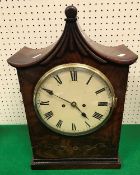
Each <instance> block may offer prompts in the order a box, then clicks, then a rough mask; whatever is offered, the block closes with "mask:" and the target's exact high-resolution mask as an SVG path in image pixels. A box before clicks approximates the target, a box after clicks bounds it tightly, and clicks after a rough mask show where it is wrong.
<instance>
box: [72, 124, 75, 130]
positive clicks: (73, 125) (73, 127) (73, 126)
mask: <svg viewBox="0 0 140 175" xmlns="http://www.w3.org/2000/svg"><path fill="white" fill-rule="evenodd" d="M72 130H75V131H76V125H75V124H74V123H72Z"/></svg>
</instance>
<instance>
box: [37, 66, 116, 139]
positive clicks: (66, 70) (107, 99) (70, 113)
mask: <svg viewBox="0 0 140 175" xmlns="http://www.w3.org/2000/svg"><path fill="white" fill-rule="evenodd" d="M114 99H115V95H114V90H113V87H112V85H111V83H110V82H109V80H108V79H107V78H106V76H105V75H104V74H103V73H101V72H100V71H98V70H97V69H95V68H93V67H90V66H87V65H84V64H78V63H72V64H65V65H61V66H57V67H55V68H53V69H51V70H50V71H48V72H47V73H46V74H45V75H43V77H42V78H41V79H40V80H39V82H38V83H37V85H36V87H35V91H34V106H35V110H36V112H37V115H38V117H39V119H41V121H42V122H43V123H44V124H45V125H46V126H47V127H48V128H50V129H51V130H53V131H55V132H57V133H60V134H64V135H71V136H78V135H84V134H87V133H90V132H93V131H95V130H96V129H98V128H99V127H100V126H102V125H103V124H104V123H105V122H106V121H107V119H108V118H109V117H110V115H111V112H112V110H113V108H114V102H115V100H114Z"/></svg>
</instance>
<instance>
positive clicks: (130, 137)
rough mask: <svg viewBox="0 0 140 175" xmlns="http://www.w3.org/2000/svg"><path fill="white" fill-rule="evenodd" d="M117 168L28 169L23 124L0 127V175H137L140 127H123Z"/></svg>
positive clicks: (27, 137) (139, 170)
mask: <svg viewBox="0 0 140 175" xmlns="http://www.w3.org/2000/svg"><path fill="white" fill-rule="evenodd" d="M119 154H120V159H121V162H122V167H121V169H115V170H113V169H105V170H102V169H95V170H94V169H92V170H91V169H90V170H80V169H79V170H31V169H30V162H31V157H32V152H31V145H30V140H29V135H28V129H27V126H26V125H10V126H6V125H1V126H0V175H22V174H23V175H32V174H33V175H44V174H47V175H52V174H53V175H54V174H55V175H57V174H59V173H60V174H63V175H65V174H67V175H68V174H70V175H74V174H78V175H112V174H113V175H133V174H135V175H139V174H140V125H123V126H122V134H121V141H120V149H119Z"/></svg>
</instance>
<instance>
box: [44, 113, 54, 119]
mask: <svg viewBox="0 0 140 175" xmlns="http://www.w3.org/2000/svg"><path fill="white" fill-rule="evenodd" d="M52 116H53V112H52V111H50V112H47V113H45V118H47V120H48V119H50V118H51V117H52Z"/></svg>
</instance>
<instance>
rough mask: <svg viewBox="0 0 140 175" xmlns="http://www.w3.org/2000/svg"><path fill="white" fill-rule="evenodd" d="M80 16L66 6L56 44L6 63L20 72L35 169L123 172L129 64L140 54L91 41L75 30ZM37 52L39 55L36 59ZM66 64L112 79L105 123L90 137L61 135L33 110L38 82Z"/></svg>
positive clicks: (26, 50) (22, 53) (23, 51)
mask: <svg viewBox="0 0 140 175" xmlns="http://www.w3.org/2000/svg"><path fill="white" fill-rule="evenodd" d="M76 14H77V10H76V8H75V7H74V6H70V7H67V8H66V16H67V19H66V26H65V29H64V31H63V34H62V36H61V37H60V39H59V40H58V42H57V43H55V44H54V45H52V46H50V47H47V48H45V49H37V50H34V49H29V48H26V47H24V48H23V49H21V50H20V51H19V52H17V53H16V54H15V55H13V56H12V57H11V58H10V59H9V60H8V63H9V64H11V65H12V66H14V67H16V68H17V73H18V78H19V83H20V91H21V93H22V96H23V101H24V106H25V111H26V117H27V122H28V127H29V134H30V139H31V145H32V151H33V161H32V169H68V168H120V165H121V164H120V161H119V158H118V149H119V140H120V131H121V123H122V117H123V109H124V100H125V93H126V87H127V77H128V71H129V64H132V63H133V62H135V61H136V59H137V55H135V54H134V53H133V52H131V51H130V50H129V49H127V48H126V46H124V45H121V46H116V47H107V46H102V45H98V46H97V44H96V43H94V42H93V41H92V43H89V39H86V38H85V37H83V34H82V32H81V31H80V30H79V28H78V26H77V23H76ZM77 36H78V37H79V39H78V38H77ZM112 49H113V50H112ZM95 50H96V51H95ZM107 51H108V52H107ZM112 51H113V52H112ZM39 53H40V54H41V55H39V57H34V56H35V55H37V54H39ZM120 53H125V56H124V58H121V59H120V57H118V58H117V56H115V54H116V55H119V54H120ZM108 56H109V57H108ZM33 57H34V58H33ZM66 63H81V64H86V65H89V66H92V67H94V68H96V69H98V70H99V71H101V72H102V73H103V74H105V75H106V77H107V78H108V79H109V80H110V82H111V84H112V86H113V88H114V91H115V95H116V97H117V104H116V107H115V109H114V111H113V113H112V116H111V117H110V119H109V120H108V121H107V123H106V124H105V125H104V126H102V127H101V128H100V129H98V130H97V131H95V132H93V133H91V134H88V135H84V136H78V137H71V136H64V135H61V134H57V133H55V132H53V131H51V130H50V129H48V128H47V127H45V125H43V124H42V122H40V120H39V119H38V117H37V114H36V112H35V109H34V105H33V93H34V88H35V86H36V84H37V82H38V80H39V79H40V78H41V77H42V76H43V75H44V74H45V73H46V72H47V71H48V70H50V69H51V68H53V67H55V66H57V65H61V64H66Z"/></svg>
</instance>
